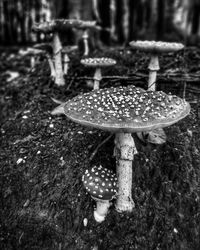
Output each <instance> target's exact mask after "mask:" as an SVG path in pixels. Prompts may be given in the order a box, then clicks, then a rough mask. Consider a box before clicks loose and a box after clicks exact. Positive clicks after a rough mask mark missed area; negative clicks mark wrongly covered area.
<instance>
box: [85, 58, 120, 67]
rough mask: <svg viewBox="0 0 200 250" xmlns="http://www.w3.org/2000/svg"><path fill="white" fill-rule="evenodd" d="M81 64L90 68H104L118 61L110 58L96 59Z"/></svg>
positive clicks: (87, 59)
mask: <svg viewBox="0 0 200 250" xmlns="http://www.w3.org/2000/svg"><path fill="white" fill-rule="evenodd" d="M81 63H82V64H83V65H85V66H89V67H104V66H112V65H115V64H116V61H115V60H114V59H112V58H108V57H99V58H98V57H94V58H85V59H82V60H81Z"/></svg>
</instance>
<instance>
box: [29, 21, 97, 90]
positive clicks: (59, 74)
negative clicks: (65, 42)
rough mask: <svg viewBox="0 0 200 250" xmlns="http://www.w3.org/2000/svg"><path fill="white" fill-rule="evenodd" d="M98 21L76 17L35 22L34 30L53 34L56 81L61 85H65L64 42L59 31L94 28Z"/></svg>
mask: <svg viewBox="0 0 200 250" xmlns="http://www.w3.org/2000/svg"><path fill="white" fill-rule="evenodd" d="M95 25H96V21H82V20H76V19H54V20H52V21H49V22H42V23H35V24H34V25H33V27H32V30H33V31H34V32H42V33H45V34H48V33H52V34H53V42H52V43H53V45H52V46H53V54H54V58H55V71H56V78H55V83H56V84H57V85H59V86H62V85H65V80H64V77H63V68H62V56H61V51H62V44H61V41H60V38H59V32H63V31H66V30H68V29H69V28H76V29H84V30H85V29H89V28H94V27H95Z"/></svg>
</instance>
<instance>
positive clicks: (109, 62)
mask: <svg viewBox="0 0 200 250" xmlns="http://www.w3.org/2000/svg"><path fill="white" fill-rule="evenodd" d="M81 63H82V64H83V65H85V66H88V67H94V68H95V73H94V77H93V78H94V85H93V89H99V84H100V81H101V79H102V74H101V68H102V67H108V66H113V65H115V64H116V61H115V60H114V59H111V58H107V57H100V58H98V57H94V58H85V59H82V60H81Z"/></svg>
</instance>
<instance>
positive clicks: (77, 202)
mask: <svg viewBox="0 0 200 250" xmlns="http://www.w3.org/2000/svg"><path fill="white" fill-rule="evenodd" d="M93 55H103V56H106V57H112V58H114V59H116V60H117V65H116V66H114V67H112V68H108V69H105V70H104V71H103V75H104V76H108V77H106V78H104V79H103V80H102V82H101V87H102V88H105V87H110V86H119V85H123V86H127V85H129V84H135V85H136V86H141V87H144V88H146V83H147V80H148V79H147V76H148V70H147V66H148V61H149V57H148V55H145V54H143V53H139V52H135V51H129V50H123V49H119V48H114V49H112V50H111V49H107V50H106V52H105V51H98V52H94V53H93ZM70 58H71V63H70V70H69V74H68V76H66V85H65V86H63V87H58V86H56V85H55V84H54V83H53V82H52V80H51V79H50V77H49V74H50V72H49V68H48V64H47V61H46V60H45V59H44V58H40V60H39V61H38V62H37V64H36V66H35V67H34V68H32V69H30V58H29V57H22V56H21V55H19V53H18V50H17V49H13V50H12V51H11V50H9V49H8V50H2V51H1V55H0V61H1V64H0V105H1V114H0V115H1V117H0V124H1V130H0V138H1V139H0V249H1V250H14V249H17V250H20V249H23V250H25V249H27V250H33V249H34V250H53V249H56V250H81V249H83V250H89V249H92V250H104V249H105V250H108V249H109V250H114V249H116V250H123V249H125V250H126V249H127V250H128V249H134V250H135V249H139V250H153V249H157V250H163V249H170V250H173V249H174V250H178V249H181V250H193V249H194V250H195V249H196V250H197V249H200V85H199V83H200V80H199V79H200V49H199V48H186V49H185V50H184V51H183V52H179V53H175V54H173V53H169V54H165V55H163V56H161V57H160V59H161V60H160V67H161V70H160V72H159V75H158V89H159V90H163V91H165V92H167V93H168V92H172V93H173V94H176V95H178V96H180V97H185V98H186V100H187V101H189V102H190V104H191V113H190V114H189V115H188V117H186V118H185V119H183V120H181V121H179V122H178V123H176V124H175V125H172V126H170V127H168V128H166V129H165V132H166V134H167V142H166V143H165V144H163V145H158V146H154V145H149V144H147V145H146V144H144V143H142V142H140V141H139V140H137V139H136V146H137V149H138V152H139V153H138V154H137V155H136V156H135V159H134V162H133V189H132V194H133V199H134V202H135V208H134V210H133V212H132V213H117V212H116V211H115V209H114V205H113V206H112V207H111V208H110V212H109V214H108V215H107V217H106V220H105V221H104V222H103V223H100V224H98V223H96V222H95V221H94V218H93V209H94V206H95V202H94V201H93V200H92V199H91V197H90V196H89V195H88V194H87V193H86V191H85V189H84V188H83V185H82V182H81V177H82V174H83V173H84V171H85V170H86V169H87V168H91V167H92V166H94V165H100V164H101V165H102V166H104V167H106V168H108V169H112V170H113V171H115V160H114V158H113V147H114V140H113V137H112V138H111V139H110V140H108V141H107V142H106V143H105V144H104V145H103V146H101V147H100V148H99V149H98V150H97V151H96V148H97V147H98V145H99V144H100V143H101V142H102V141H103V140H104V139H105V138H107V137H108V136H109V133H107V132H103V131H100V130H96V129H90V128H87V127H83V126H81V125H78V124H75V123H73V122H71V121H69V120H68V119H67V118H66V117H65V116H64V115H56V116H53V115H51V111H52V110H53V109H54V108H55V107H56V106H57V105H58V104H56V103H55V102H54V101H53V100H52V98H55V99H57V100H60V101H67V100H69V99H70V98H72V97H74V96H76V95H78V94H80V93H82V92H87V91H91V88H89V87H87V84H86V77H92V74H93V69H89V68H84V67H83V66H82V65H80V56H79V55H78V54H76V53H75V52H74V53H72V54H70ZM113 76H120V78H116V77H113ZM109 77H110V79H109ZM94 152H95V154H94ZM86 220H87V222H88V223H87V225H84V223H83V221H86Z"/></svg>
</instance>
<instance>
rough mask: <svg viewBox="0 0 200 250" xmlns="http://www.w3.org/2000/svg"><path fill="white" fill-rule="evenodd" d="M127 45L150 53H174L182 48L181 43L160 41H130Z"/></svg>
mask: <svg viewBox="0 0 200 250" xmlns="http://www.w3.org/2000/svg"><path fill="white" fill-rule="evenodd" d="M129 44H130V46H131V47H132V48H134V49H138V50H141V51H146V52H152V53H162V52H174V51H178V50H181V49H183V48H184V45H183V44H182V43H172V42H161V41H132V42H130V43H129Z"/></svg>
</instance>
